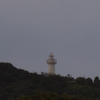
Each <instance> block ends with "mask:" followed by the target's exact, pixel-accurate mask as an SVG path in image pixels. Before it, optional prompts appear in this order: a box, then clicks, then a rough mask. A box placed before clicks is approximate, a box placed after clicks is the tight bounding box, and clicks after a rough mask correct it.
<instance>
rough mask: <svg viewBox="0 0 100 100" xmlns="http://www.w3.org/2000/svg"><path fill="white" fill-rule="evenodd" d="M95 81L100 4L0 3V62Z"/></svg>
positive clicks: (83, 0) (78, 0) (99, 69)
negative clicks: (51, 60) (52, 64)
mask: <svg viewBox="0 0 100 100" xmlns="http://www.w3.org/2000/svg"><path fill="white" fill-rule="evenodd" d="M51 52H52V53H53V54H54V56H55V59H57V64H56V73H57V74H60V75H63V76H66V75H67V74H71V75H72V76H73V77H75V78H76V77H79V76H81V77H84V76H85V77H86V78H87V77H91V78H93V79H94V77H95V76H99V77H100V0H0V62H10V63H12V64H13V65H14V66H15V67H17V68H21V69H24V70H28V71H29V72H37V73H41V72H48V65H47V64H46V60H47V59H48V56H49V54H50V53H51Z"/></svg>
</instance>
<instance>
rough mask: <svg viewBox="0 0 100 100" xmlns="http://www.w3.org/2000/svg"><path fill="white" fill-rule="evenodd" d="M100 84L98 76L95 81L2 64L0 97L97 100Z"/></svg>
mask: <svg viewBox="0 0 100 100" xmlns="http://www.w3.org/2000/svg"><path fill="white" fill-rule="evenodd" d="M99 84H100V80H99V78H98V77H95V79H94V82H93V81H92V79H91V78H87V79H85V78H84V77H78V78H76V79H74V78H73V77H72V76H70V75H67V76H65V77H62V76H60V75H48V74H46V73H43V72H42V73H41V75H39V74H37V73H29V72H28V71H25V70H22V69H17V68H15V67H14V66H13V65H12V64H10V63H0V100H12V99H14V100H16V99H17V98H18V100H90V99H92V98H93V100H95V99H97V98H98V99H99V98H100V96H99V95H100V85H99ZM39 98H40V99H39ZM83 98H85V99H83ZM86 98H90V99H86Z"/></svg>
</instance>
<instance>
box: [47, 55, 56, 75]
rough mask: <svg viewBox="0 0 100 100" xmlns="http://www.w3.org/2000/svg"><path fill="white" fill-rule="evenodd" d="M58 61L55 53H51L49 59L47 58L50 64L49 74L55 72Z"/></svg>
mask: <svg viewBox="0 0 100 100" xmlns="http://www.w3.org/2000/svg"><path fill="white" fill-rule="evenodd" d="M56 63H57V60H55V59H54V55H53V54H52V53H51V54H50V55H49V59H48V60H47V64H48V67H49V69H48V74H51V75H54V74H55V64H56Z"/></svg>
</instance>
